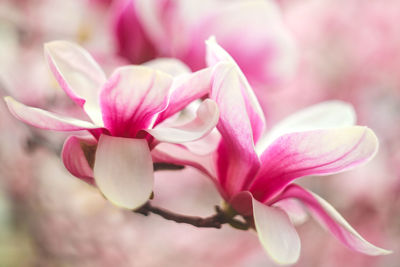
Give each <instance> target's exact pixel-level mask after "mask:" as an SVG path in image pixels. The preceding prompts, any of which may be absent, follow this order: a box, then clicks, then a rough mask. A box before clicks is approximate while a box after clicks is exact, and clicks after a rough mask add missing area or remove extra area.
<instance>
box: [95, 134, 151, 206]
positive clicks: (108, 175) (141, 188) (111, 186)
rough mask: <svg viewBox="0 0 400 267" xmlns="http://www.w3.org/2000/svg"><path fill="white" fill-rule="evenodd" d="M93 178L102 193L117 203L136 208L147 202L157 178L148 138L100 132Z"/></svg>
mask: <svg viewBox="0 0 400 267" xmlns="http://www.w3.org/2000/svg"><path fill="white" fill-rule="evenodd" d="M94 178H95V181H96V185H97V187H98V188H99V189H100V191H101V192H102V193H103V195H104V196H105V197H106V198H107V199H108V200H109V201H110V202H112V203H113V204H115V205H116V206H119V207H122V208H126V209H136V208H139V207H140V206H142V205H143V204H145V203H146V202H147V201H148V199H149V198H150V195H151V193H152V190H153V182H154V173H153V161H152V158H151V155H150V149H149V147H148V143H147V141H146V140H144V139H132V138H123V137H113V136H108V135H101V136H100V139H99V143H98V146H97V150H96V158H95V163H94Z"/></svg>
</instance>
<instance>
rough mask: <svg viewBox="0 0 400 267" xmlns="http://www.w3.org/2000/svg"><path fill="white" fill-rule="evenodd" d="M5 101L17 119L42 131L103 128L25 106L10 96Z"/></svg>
mask: <svg viewBox="0 0 400 267" xmlns="http://www.w3.org/2000/svg"><path fill="white" fill-rule="evenodd" d="M4 100H5V101H6V103H7V106H8V109H9V110H10V112H11V113H12V114H13V115H14V116H15V117H16V118H17V119H19V120H21V121H23V122H25V123H27V124H30V125H32V126H35V127H38V128H41V129H47V130H56V131H78V130H88V129H99V128H102V127H100V126H96V125H94V124H92V123H90V122H88V121H82V120H78V119H74V118H70V117H65V116H61V115H56V114H54V113H51V112H48V111H45V110H42V109H39V108H34V107H28V106H25V105H24V104H22V103H19V102H18V101H16V100H14V99H13V98H12V97H10V96H7V97H5V98H4Z"/></svg>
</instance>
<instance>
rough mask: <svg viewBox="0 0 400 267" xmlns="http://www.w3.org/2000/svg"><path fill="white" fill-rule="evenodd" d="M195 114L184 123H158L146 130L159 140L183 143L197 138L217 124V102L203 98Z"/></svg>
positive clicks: (207, 132)
mask: <svg viewBox="0 0 400 267" xmlns="http://www.w3.org/2000/svg"><path fill="white" fill-rule="evenodd" d="M196 114H197V116H196V118H195V119H194V120H192V121H190V122H188V123H185V124H184V125H180V126H176V127H174V126H172V127H168V125H166V126H164V125H162V124H159V125H158V126H157V127H156V128H154V129H149V130H146V131H147V132H148V133H149V134H151V135H152V136H154V137H155V138H156V139H157V140H158V141H161V142H169V143H183V142H190V141H195V140H198V139H200V138H202V137H203V136H205V135H207V134H209V133H210V132H211V131H212V130H213V129H214V127H215V125H217V123H218V119H219V111H218V106H217V103H216V102H215V101H213V100H211V99H206V100H204V101H203V103H201V105H200V107H199V108H198V109H197V112H196Z"/></svg>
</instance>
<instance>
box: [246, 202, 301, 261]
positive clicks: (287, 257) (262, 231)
mask: <svg viewBox="0 0 400 267" xmlns="http://www.w3.org/2000/svg"><path fill="white" fill-rule="evenodd" d="M253 216H254V223H255V226H256V230H257V234H258V238H259V239H260V242H261V244H262V246H263V247H264V249H265V251H266V252H267V253H268V255H269V256H270V257H271V258H272V259H273V260H274V261H275V262H277V263H279V264H292V263H295V262H296V261H297V260H298V258H299V256H300V238H299V236H298V234H297V232H296V229H295V228H294V226H293V224H292V223H291V222H290V219H289V217H288V215H287V214H286V213H285V212H284V211H283V210H281V209H279V208H275V207H269V206H267V205H264V204H263V203H260V202H258V201H257V200H255V199H254V198H253Z"/></svg>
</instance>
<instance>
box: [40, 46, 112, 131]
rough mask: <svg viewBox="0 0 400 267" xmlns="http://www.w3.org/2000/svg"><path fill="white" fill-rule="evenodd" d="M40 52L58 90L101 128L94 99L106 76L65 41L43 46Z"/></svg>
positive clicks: (97, 106) (89, 58) (97, 104)
mask: <svg viewBox="0 0 400 267" xmlns="http://www.w3.org/2000/svg"><path fill="white" fill-rule="evenodd" d="M44 51H45V55H46V59H47V61H48V64H49V66H50V69H51V71H52V72H53V74H54V76H55V78H56V79H57V81H58V83H59V84H60V86H61V88H62V89H63V90H64V91H65V92H66V93H67V95H68V96H69V97H70V98H71V99H72V100H73V101H74V102H75V103H77V104H78V105H79V106H80V107H83V109H84V110H85V112H86V113H87V115H88V116H89V117H90V118H91V119H92V121H93V122H94V123H96V124H99V125H102V120H101V113H100V107H99V100H98V96H99V92H100V89H101V87H102V86H103V84H104V83H105V82H106V76H105V74H104V72H103V71H102V70H101V68H100V67H99V65H98V64H97V63H96V61H95V60H94V59H93V58H92V57H91V55H90V54H89V53H88V52H87V51H86V50H84V49H83V48H82V47H80V46H78V45H76V44H74V43H71V42H67V41H53V42H50V43H46V44H45V46H44Z"/></svg>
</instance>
